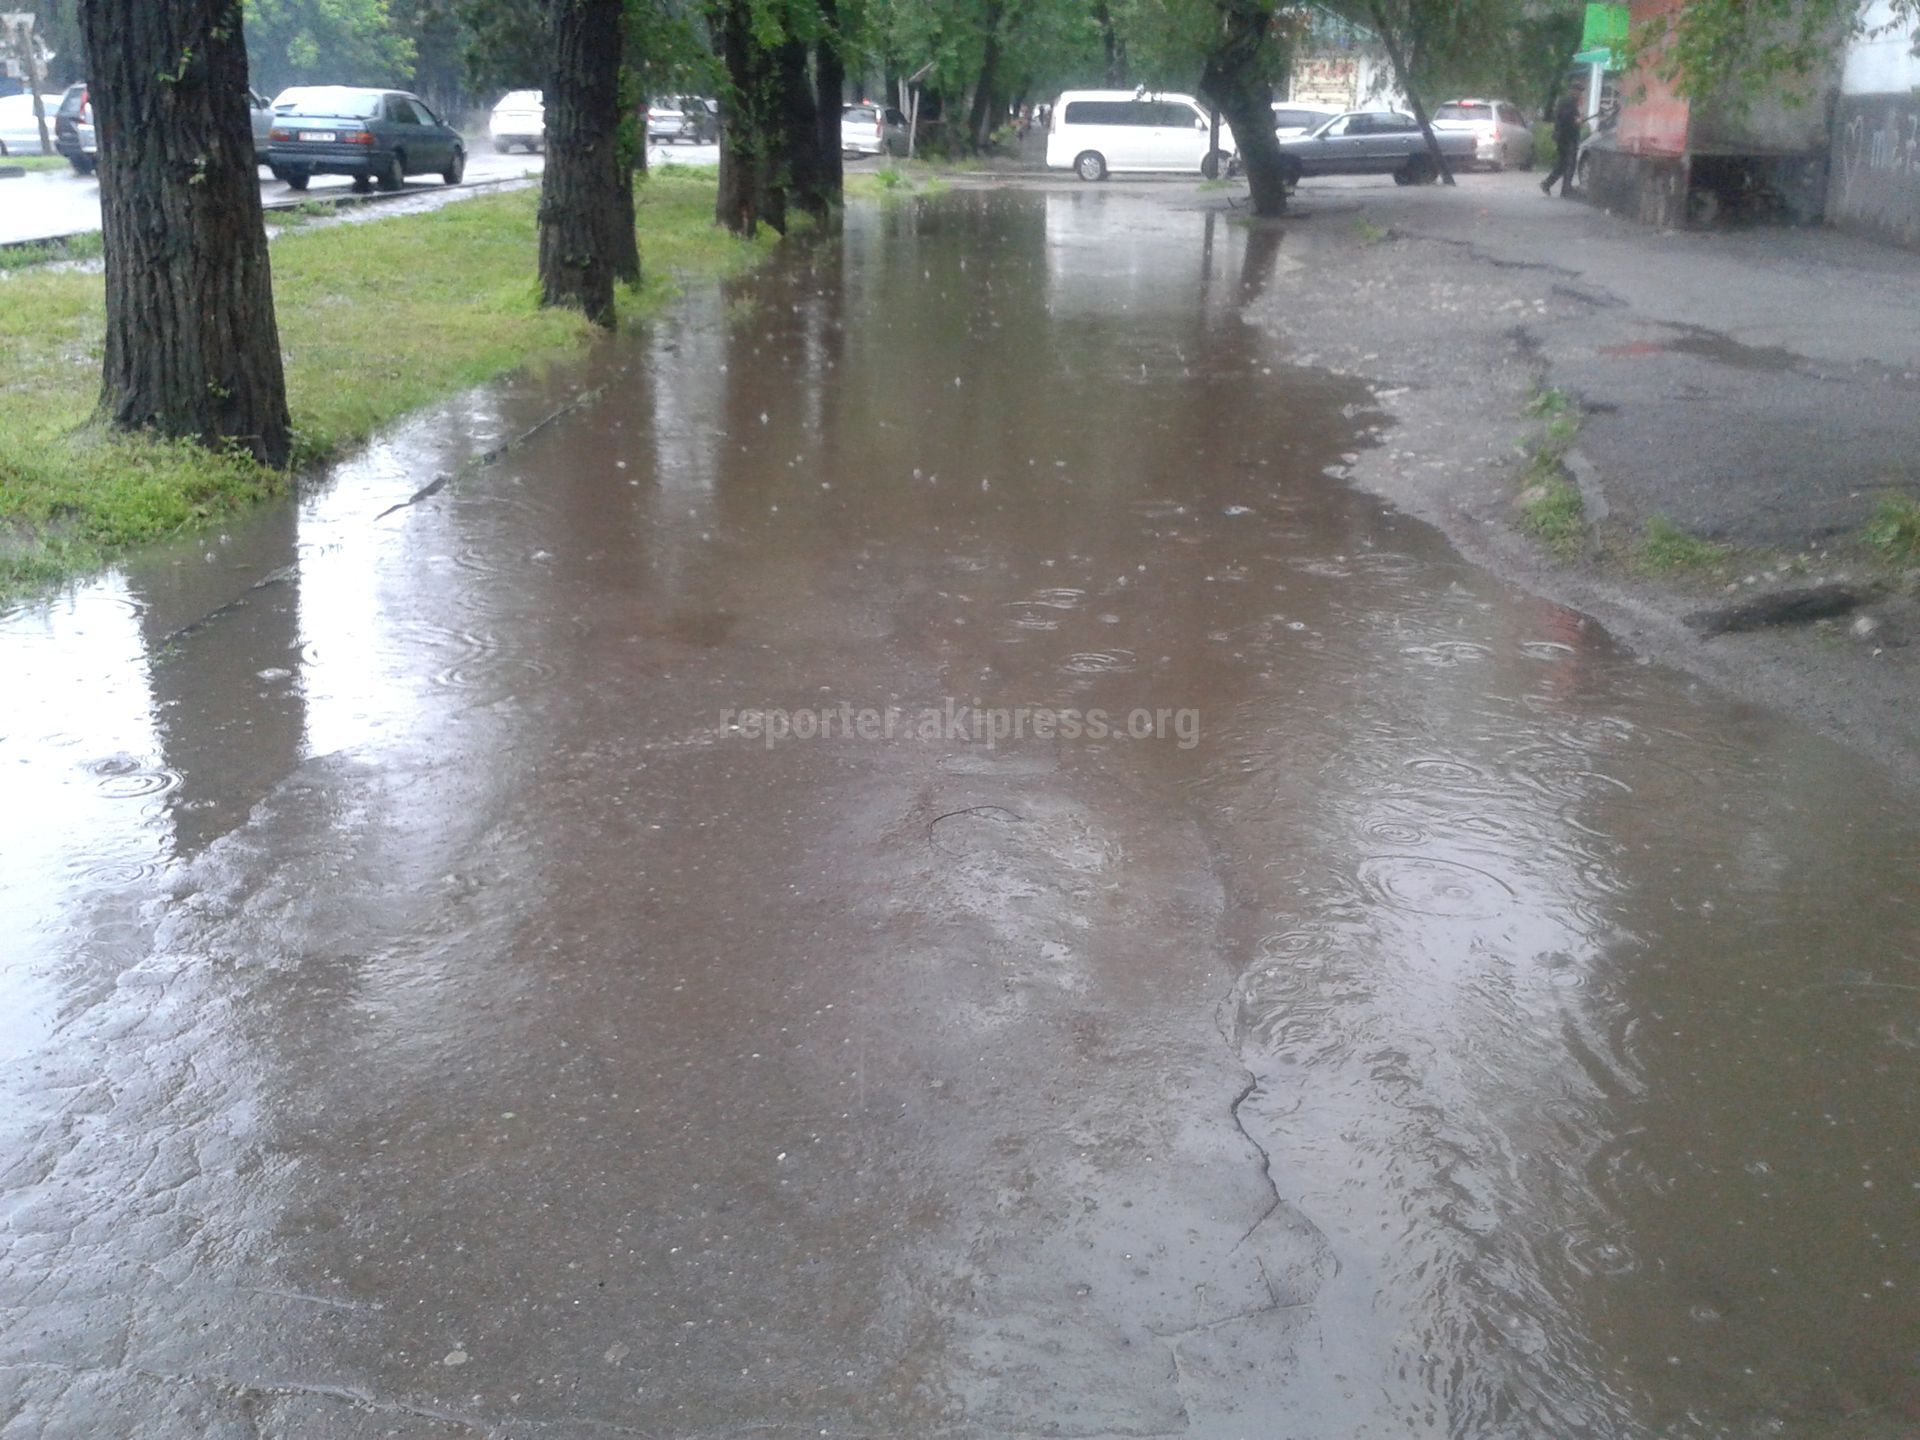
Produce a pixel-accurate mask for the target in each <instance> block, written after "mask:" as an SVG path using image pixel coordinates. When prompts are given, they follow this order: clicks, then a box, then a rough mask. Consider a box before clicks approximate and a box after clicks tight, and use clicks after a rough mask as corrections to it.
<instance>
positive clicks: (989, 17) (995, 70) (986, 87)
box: [967, 0, 1005, 150]
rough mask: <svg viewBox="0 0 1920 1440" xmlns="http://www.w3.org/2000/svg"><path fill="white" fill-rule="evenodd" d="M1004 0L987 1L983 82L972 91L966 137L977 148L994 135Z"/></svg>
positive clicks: (981, 76) (981, 72)
mask: <svg viewBox="0 0 1920 1440" xmlns="http://www.w3.org/2000/svg"><path fill="white" fill-rule="evenodd" d="M1003 13H1005V6H1004V5H1002V4H1001V0H987V12H986V21H987V39H986V45H985V47H984V48H983V49H982V50H981V53H980V83H979V84H978V85H976V86H975V87H974V91H973V112H972V114H970V115H969V116H968V117H967V138H968V140H969V141H970V142H971V143H972V145H973V148H974V149H976V150H984V149H986V148H987V142H988V141H989V140H991V139H992V138H993V121H994V113H993V112H994V92H995V91H996V90H998V89H999V88H1000V18H1001V16H1002V14H1003Z"/></svg>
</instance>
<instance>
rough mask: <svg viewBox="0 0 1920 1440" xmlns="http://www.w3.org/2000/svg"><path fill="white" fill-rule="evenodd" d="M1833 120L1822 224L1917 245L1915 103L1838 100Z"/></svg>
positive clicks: (1895, 98)
mask: <svg viewBox="0 0 1920 1440" xmlns="http://www.w3.org/2000/svg"><path fill="white" fill-rule="evenodd" d="M1835 118H1836V122H1837V123H1836V124H1835V126H1834V137H1833V157H1832V165H1831V176H1830V178H1829V182H1828V185H1829V188H1828V195H1827V218H1828V219H1829V220H1832V221H1834V222H1835V223H1836V224H1841V225H1853V226H1857V227H1859V228H1862V229H1867V230H1872V231H1874V232H1876V233H1878V234H1881V235H1884V236H1886V237H1887V238H1889V239H1893V240H1899V241H1902V242H1903V243H1906V244H1909V245H1914V244H1920V100H1917V99H1916V98H1915V97H1913V96H1910V95H1848V96H1843V97H1842V98H1841V101H1840V112H1839V114H1838V115H1837V116H1836V117H1835Z"/></svg>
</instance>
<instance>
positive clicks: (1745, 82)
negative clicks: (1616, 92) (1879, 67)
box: [1627, 0, 1920, 107]
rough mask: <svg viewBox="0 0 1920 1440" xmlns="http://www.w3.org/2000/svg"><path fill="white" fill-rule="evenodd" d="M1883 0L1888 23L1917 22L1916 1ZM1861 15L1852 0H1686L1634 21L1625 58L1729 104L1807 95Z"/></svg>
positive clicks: (1858, 29) (1692, 93)
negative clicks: (1772, 93)
mask: <svg viewBox="0 0 1920 1440" xmlns="http://www.w3.org/2000/svg"><path fill="white" fill-rule="evenodd" d="M1890 4H1891V10H1892V17H1891V24H1892V25H1893V26H1894V27H1896V28H1910V27H1911V26H1912V25H1913V24H1914V22H1915V21H1916V19H1920V0H1890ZM1865 16H1866V9H1865V7H1863V6H1859V5H1857V4H1856V3H1855V0H1687V3H1686V4H1685V5H1682V6H1680V7H1679V8H1678V9H1677V10H1674V11H1670V12H1667V13H1663V14H1660V15H1657V16H1654V17H1653V18H1651V19H1650V20H1648V21H1646V22H1644V23H1642V24H1640V25H1636V26H1635V27H1634V30H1633V33H1632V35H1631V37H1630V38H1629V41H1628V47H1627V49H1628V59H1629V62H1630V63H1631V64H1634V65H1637V66H1641V67H1644V68H1645V69H1646V70H1647V71H1649V72H1650V73H1652V74H1655V75H1657V76H1659V77H1660V78H1661V79H1663V80H1665V81H1667V82H1668V83H1669V84H1671V85H1672V86H1673V87H1674V89H1675V90H1676V91H1677V92H1678V93H1679V94H1681V95H1685V96H1688V97H1690V98H1693V99H1707V98H1713V99H1719V100H1721V101H1723V102H1727V103H1731V104H1733V105H1734V106H1736V107H1737V106H1738V105H1739V104H1740V103H1742V102H1743V101H1744V100H1745V99H1747V98H1750V97H1751V96H1752V95H1754V94H1756V93H1760V92H1763V91H1766V90H1772V89H1777V90H1780V91H1781V92H1783V93H1785V94H1786V95H1788V96H1792V97H1795V98H1799V99H1803V100H1804V99H1810V98H1811V97H1812V95H1813V92H1814V91H1815V89H1817V88H1818V87H1817V85H1816V83H1815V82H1816V80H1817V77H1818V76H1819V74H1820V72H1821V71H1822V70H1823V69H1825V68H1826V67H1828V66H1830V65H1831V64H1832V63H1833V58H1834V55H1835V53H1836V51H1837V46H1838V42H1839V41H1840V40H1841V39H1842V38H1844V37H1845V36H1847V35H1849V34H1856V35H1857V34H1860V33H1863V31H1864V29H1865Z"/></svg>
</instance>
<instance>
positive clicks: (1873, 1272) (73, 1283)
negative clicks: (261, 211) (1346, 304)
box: [0, 187, 1920, 1440]
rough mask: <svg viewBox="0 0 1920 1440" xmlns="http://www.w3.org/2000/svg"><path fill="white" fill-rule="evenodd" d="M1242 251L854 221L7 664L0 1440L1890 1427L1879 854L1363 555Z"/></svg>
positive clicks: (1277, 272) (365, 469)
mask: <svg viewBox="0 0 1920 1440" xmlns="http://www.w3.org/2000/svg"><path fill="white" fill-rule="evenodd" d="M1296 243H1297V242H1296V240H1295V239H1294V238H1293V237H1288V238H1282V237H1281V236H1279V235H1278V234H1277V233H1276V232H1250V231H1249V230H1248V229H1246V228H1245V227H1243V226H1240V225H1237V224H1233V223H1231V222H1229V221H1228V220H1227V219H1225V218H1224V217H1221V216H1209V215H1203V214H1199V213H1188V212H1184V211H1176V210H1172V209H1169V208H1167V207H1165V206H1163V205H1161V204H1158V203H1155V202H1151V201H1148V200H1142V199H1137V198H1132V199H1130V198H1127V197H1124V196H1119V195H1112V196H1103V195H1101V194H1100V193H1099V192H1098V191H1097V190H1095V189H1093V188H1091V187H1089V188H1087V189H1084V190H1075V191H1072V192H1062V193H1058V194H1021V195H1011V194H1009V195H991V194H988V195H973V196H967V197H955V198H950V199H946V200H943V201H940V202H936V203H922V204H905V205H899V206H891V207H887V208H884V209H882V208H871V207H870V208H856V210H855V211H854V212H853V213H851V214H850V215H849V217H848V220H847V228H846V235H845V238H844V241H843V242H841V243H840V244H838V245H828V244H821V245H817V246H815V247H814V248H812V249H811V250H809V251H806V252H803V253H801V254H798V255H795V256H792V257H790V258H789V259H788V261H787V262H785V263H783V264H782V265H781V266H780V267H778V268H777V269H776V271H775V272H774V273H773V274H771V275H768V276H763V277H760V278H758V279H756V280H753V281H750V282H747V283H743V284H740V285H737V286H734V287H731V288H730V289H729V290H728V291H727V292H725V293H724V294H702V295H696V296H693V297H690V298H689V299H688V300H687V301H686V302H685V303H684V304H683V305H682V306H681V307H680V308H679V309H678V310H677V311H676V313H675V314H674V315H672V316H671V317H669V318H668V319H666V320H663V321H662V322H660V323H659V324H657V325H655V326H653V327H651V328H650V329H648V330H647V331H645V332H644V333H642V334H638V335H635V336H633V337H630V338H627V339H623V340H622V341H620V342H618V343H616V344H613V345H610V346H608V347H607V348H606V349H605V350H604V351H603V352H602V353H601V354H600V355H599V357H598V358H597V359H596V360H595V361H594V362H592V363H591V364H590V365H589V366H587V367H586V368H585V370H584V371H576V372H568V373H564V374H556V375H553V376H550V377H547V378H545V379H530V380H527V381H524V382H521V383H518V384H514V385H508V386H503V387H499V388H497V389H491V390H487V391H484V392H480V393H478V394H476V395H473V396H470V397H467V398H466V399H464V400H463V401H461V402H459V403H458V404H455V405H451V406H449V407H447V408H446V409H445V410H443V411H440V412H436V413H435V414H433V415H430V416H428V417H426V418H424V419H422V420H421V421H419V422H418V423H416V424H414V425H412V426H410V427H408V428H406V429H405V430H404V431H403V432H401V433H400V434H398V435H396V436H394V437H393V438H392V439H390V440H389V441H388V442H386V443H385V444H383V445H381V446H378V447H376V448H375V449H373V450H372V451H370V452H369V453H368V454H367V455H366V456H365V457H363V458H362V459H361V460H360V461H358V462H356V463H354V464H352V465H350V466H348V467H346V468H345V470H344V471H343V472H342V474H341V475H340V476H339V477H338V479H337V480H336V481H334V482H333V483H332V484H330V485H329V486H327V487H325V488H323V489H318V490H316V491H315V492H314V493H312V494H310V495H308V496H307V497H306V498H305V499H304V500H303V501H302V502H301V503H300V504H299V505H298V506H297V507H288V508H285V509H282V510H279V511H275V512H271V513H268V514H265V515H262V516H261V517H259V518H258V519H257V520H255V521H252V522H249V523H248V524H247V525H245V526H241V527H236V528H235V529H234V530H233V531H232V532H231V533H230V534H227V535H224V536H217V537H213V538H210V539H207V540H204V541H199V542H193V543H189V544H186V545H183V546H181V547H179V548H178V549H177V550H175V551H173V552H170V553H165V554H161V555H158V556H156V557H154V558H153V559H152V560H151V561H144V562H142V563H141V564H140V565H138V566H136V567H133V568H131V569H130V570H128V571H127V572H125V573H123V574H117V575H115V576H113V577H110V578H107V579H104V580H101V581H99V582H97V583H94V584H90V585H87V586H85V587H82V588H81V589H79V590H78V591H76V592H75V593H73V594H72V595H70V596H66V597H63V598H61V599H59V600H58V601H56V602H54V603H52V604H49V605H43V606H36V607H27V608H23V609H18V610H16V611H14V612H13V613H11V614H8V615H6V616H5V617H4V618H0V693H4V694H5V695H6V696H7V700H6V708H5V712H4V717H3V718H0V813H4V815H5V828H4V847H5V866H4V869H3V870H0V926H3V927H4V933H5V935H6V936H7V941H6V954H5V960H4V964H3V966H0V1147H4V1148H0V1234H4V1236H5V1242H6V1243H5V1247H4V1250H3V1251H0V1429H4V1430H6V1431H7V1432H8V1433H13V1432H14V1430H16V1429H17V1430H18V1432H19V1433H21V1434H39V1433H60V1434H66V1433H72V1434H88V1435H105V1434H109V1433H127V1434H140V1435H143V1436H157V1435H172V1434H181V1435H199V1434H205V1433H212V1432H213V1431H215V1430H216V1429H218V1427H220V1426H222V1425H228V1424H236V1423H238V1420H237V1419H236V1417H240V1418H244V1419H246V1420H247V1421H248V1422H249V1423H252V1424H255V1425H257V1426H260V1427H261V1429H262V1433H286V1434H301V1435H315V1436H329V1435H342V1436H345V1435H357V1434H361V1433H369V1432H368V1431H367V1428H366V1427H369V1426H373V1425H376V1424H378V1425H381V1426H398V1427H400V1428H399V1429H398V1430H397V1431H396V1433H404V1434H409V1435H411V1434H416V1433H417V1434H421V1435H427V1434H441V1433H447V1432H446V1427H448V1426H452V1425H458V1424H468V1425H472V1426H474V1427H476V1428H479V1429H491V1430H492V1431H495V1432H497V1433H515V1434H519V1433H523V1430H524V1432H525V1433H538V1434H548V1433H551V1434H555V1435H559V1434H569V1435H570V1434H575V1433H588V1432H589V1429H591V1430H592V1431H593V1433H600V1431H599V1429H598V1428H597V1427H612V1428H611V1429H609V1430H608V1432H607V1433H627V1431H629V1430H630V1431H631V1432H632V1433H675V1434H692V1433H696V1432H699V1433H705V1432H708V1431H712V1432H716V1433H735V1432H738V1431H741V1430H744V1429H747V1428H749V1427H754V1426H761V1427H767V1428H768V1429H769V1431H770V1432H772V1433H779V1434H783V1435H784V1434H789V1433H791V1434H794V1435H799V1434H809V1435H812V1434H816V1433H818V1434H834V1435H838V1434H845V1433H856V1432H857V1433H861V1434H870V1435H871V1434H886V1435H916V1434H928V1433H953V1434H982V1435H986V1434H1000V1433H1007V1434H1014V1433H1019V1434H1027V1433H1046V1434H1057V1435H1086V1436H1094V1435H1119V1434H1134V1435H1138V1434H1175V1433H1194V1434H1204V1435H1221V1436H1237V1435H1276V1436H1278V1435H1286V1436H1291V1437H1298V1440H1318V1437H1326V1440H1347V1437H1357V1436H1377V1437H1382V1440H1388V1437H1392V1440H1399V1437H1412V1436H1422V1437H1424V1436H1538V1435H1555V1436H1561V1435H1609V1436H1612V1435H1618V1436H1642V1435H1644V1436H1655V1435H1658V1436H1729V1437H1731V1436H1739V1437H1748V1436H1759V1435H1785V1436H1819V1437H1829V1436H1831V1437H1840V1436H1846V1437H1861V1436H1867V1437H1881V1436H1886V1437H1892V1436H1907V1435H1911V1434H1913V1433H1915V1432H1916V1431H1917V1430H1920V1266H1917V1265H1916V1263H1915V1262H1916V1259H1920V1256H1917V1255H1916V1247H1917V1246H1920V1164H1917V1163H1916V1162H1917V1161H1920V1151H1917V1149H1916V1141H1917V1140H1920V1124H1917V1122H1916V1120H1915V1115H1916V1102H1917V1101H1920V1085H1917V1083H1916V1080H1917V1077H1920V906H1917V902H1920V879H1917V875H1916V867H1917V866H1920V827H1916V826H1915V825H1914V824H1913V822H1912V819H1911V813H1910V802H1909V800H1908V798H1907V797H1906V796H1904V795H1902V794H1901V793H1900V792H1898V791H1897V790H1895V789H1893V788H1892V787H1891V786H1890V784H1889V783H1888V781H1887V780H1886V778H1885V777H1884V776H1883V775H1881V774H1880V773H1878V772H1876V771H1875V770H1873V769H1871V768H1869V767H1867V766H1866V765H1864V764H1862V763H1860V762H1858V761H1856V760H1855V759H1853V758H1851V757H1850V756H1849V755H1848V754H1846V753H1845V752H1843V751H1841V750H1839V749H1837V748H1835V747H1833V746H1831V745H1829V744H1828V743H1826V742H1824V741H1822V740H1820V739H1819V738H1817V737H1815V736H1813V735H1811V734H1809V733H1808V732H1806V731H1805V730H1803V729H1801V728H1798V727H1797V726H1795V725H1793V724H1790V723H1788V722H1786V721H1784V720H1781V719H1779V718H1776V717H1774V716H1772V715H1769V714H1767V713H1765V712H1761V711H1756V710H1754V709H1751V708H1747V707H1743V706H1739V705H1735V704H1733V703H1730V702H1728V701H1726V700H1724V699H1722V698H1720V697H1718V696H1716V695H1715V694H1713V693H1712V692H1710V691H1707V690H1705V689H1702V688H1700V687H1698V686H1696V685H1694V684H1692V683H1690V682H1689V681H1688V680H1687V679H1685V678H1684V677H1682V676H1679V675H1676V674H1673V673H1671V672H1668V671H1665V670H1662V669H1660V668H1657V667H1653V666H1649V665H1646V664H1643V663H1640V662H1639V661H1637V660H1636V659H1635V658H1634V657H1633V656H1632V655H1630V654H1626V653H1623V652H1622V651H1621V650H1619V649H1618V648H1616V647H1615V646H1614V645H1613V644H1612V643H1611V642H1610V641H1609V640H1608V638H1607V637H1606V636H1605V635H1604V634H1602V633H1600V632H1599V631H1598V629H1597V628H1596V627H1594V626H1592V625H1591V624H1589V623H1587V622H1585V621H1583V620H1582V618H1581V617H1580V616H1578V615H1576V614H1573V613H1570V612H1568V611H1565V610H1562V609H1559V608H1557V607H1554V606H1552V605H1548V604H1545V603H1542V602H1540V601H1537V600H1533V599H1530V598H1528V597H1526V596H1524V595H1521V594H1519V593H1516V592H1514V591H1512V590H1510V589H1507V588H1505V587H1503V586H1501V585H1499V584H1497V583H1495V582H1493V581H1492V580H1490V579H1489V578H1487V577H1486V576H1485V575H1483V574H1481V573H1479V572H1478V571H1476V570H1474V569H1473V568H1471V567H1469V566H1468V565H1466V564H1464V563H1463V562H1462V561H1460V559H1459V558H1458V557H1457V556H1455V555H1454V554H1453V553H1451V552H1450V550H1449V549H1448V548H1447V547H1446V545H1445V544H1444V543H1443V541H1442V540H1441V539H1440V538H1439V537H1438V536H1437V535H1436V534H1435V533H1434V532H1432V531H1431V530H1429V529H1427V528H1426V527H1424V526H1422V525H1420V524H1417V523H1415V522H1412V521H1410V520H1407V519H1405V518H1402V517H1399V516H1396V515H1394V514H1392V513H1390V512H1388V511H1386V510H1384V509H1383V508H1382V507H1381V506H1380V505H1378V504H1377V503H1375V502H1373V501H1372V500H1370V499H1368V498H1366V497H1365V496H1363V495H1360V494H1357V493H1355V492H1353V491H1352V490H1350V489H1349V488H1348V487H1347V486H1346V485H1345V484H1344V483H1343V481H1342V480H1341V478H1340V476H1341V474H1342V472H1343V469H1344V466H1345V465H1346V464H1348V463H1349V462H1350V461H1351V460H1352V459H1353V457H1354V455H1355V453H1356V452H1357V451H1358V449H1359V448H1361V447H1362V446H1364V445H1365V444H1367V443H1369V439H1370V436H1371V435H1372V434H1373V433H1374V432H1376V431H1377V430H1379V429H1380V427H1382V426H1384V425H1386V424H1387V423H1388V420H1387V417H1386V416H1384V415H1383V414H1381V413H1379V412H1378V411H1377V410H1376V409H1375V408H1374V405H1373V402H1372V400H1371V398H1370V397H1369V395H1368V394H1367V392H1366V391H1365V390H1364V389H1362V388H1361V387H1359V386H1357V385H1355V384H1354V383H1352V382H1350V381H1347V380H1343V379H1340V378H1337V377H1332V376H1328V375H1325V374H1323V373H1319V372H1316V371H1312V370H1306V369H1301V368H1298V367H1296V366H1294V365H1292V364H1290V362H1289V357H1288V355H1287V354H1286V353H1284V352H1283V351H1282V350H1280V349H1279V348H1277V347H1276V346H1275V345H1274V344H1272V343H1271V342H1269V341H1267V340H1265V339H1264V338H1263V337H1262V334H1261V332H1260V331H1259V330H1258V328H1257V327H1255V326H1252V325H1249V324H1248V323H1246V322H1245V321H1244V320H1243V319H1242V312H1243V309H1244V307H1247V306H1249V305H1251V304H1255V303H1271V302H1272V301H1274V300H1275V299H1276V298H1277V299H1279V300H1280V301H1282V302H1283V301H1284V296H1285V293H1286V290H1287V288H1288V287H1290V286H1300V285H1310V284H1312V283H1314V272H1315V267H1316V266H1319V265H1325V264H1337V263H1338V247H1337V246H1330V247H1327V248H1326V249H1325V250H1324V251H1323V252H1322V253H1319V254H1311V253H1309V254H1305V255H1297V254H1295V253H1294V251H1293V250H1292V248H1291V247H1293V246H1294V245H1295V244H1296ZM1436 383H1452V381H1451V380H1448V379H1447V378H1446V377H1444V374H1443V373H1441V372H1437V380H1436ZM588 392H592V394H591V398H590V399H589V400H588V403H586V404H584V405H580V406H578V407H577V408H575V409H573V410H571V411H569V412H568V413H566V414H564V415H562V416H561V417H560V418H558V419H557V420H555V421H554V422H553V423H552V424H550V425H548V426H546V427H545V428H544V429H542V430H540V431H539V433H537V434H535V435H533V436H532V437H531V438H530V439H528V440H527V441H526V442H525V443H524V444H523V445H521V446H519V447H518V448H516V449H514V450H513V451H511V453H509V454H507V455H506V456H505V457H504V458H503V459H500V460H498V461H497V462H496V463H492V464H488V465H479V466H475V465H471V464H469V463H468V462H469V461H471V460H472V459H473V457H475V456H478V455H481V454H483V453H484V452H486V451H488V450H490V449H491V448H492V447H494V446H496V445H498V444H500V443H501V442H502V441H503V440H505V439H507V438H509V437H512V436H515V435H519V434H522V433H523V432H525V431H527V430H528V429H529V428H531V427H533V426H534V425H535V424H536V423H537V422H539V421H540V420H541V419H542V418H543V417H546V416H549V415H551V414H553V412H555V411H556V410H558V409H560V408H561V407H562V406H564V405H566V404H567V403H568V402H569V401H570V400H574V399H576V398H577V397H579V396H580V395H582V394H583V393H588ZM1468 398H1470V397H1465V396H1463V400H1465V399H1468ZM440 475H449V476H452V477H453V478H452V479H451V480H450V482H449V483H448V484H447V485H445V486H444V488H441V489H440V490H439V491H438V492H437V493H435V494H432V495H430V496H427V497H425V498H422V499H420V500H419V501H418V503H414V504H404V503H402V502H405V501H407V500H408V499H409V497H411V496H413V495H414V494H415V492H417V491H419V490H420V489H421V488H422V487H423V486H425V485H426V484H427V483H428V482H430V481H432V480H433V479H435V478H436V477H437V476H440ZM394 506H398V507H399V508H393V509H390V508H389V507H394ZM765 712H773V713H770V714H769V713H765ZM1095 731H1103V732H1106V733H1100V734H1095V733H1090V732H1095ZM1036 732H1039V733H1036ZM549 1425H550V1426H552V1427H554V1428H553V1429H552V1430H547V1429H541V1428H538V1427H541V1426H549ZM515 1427H520V1428H515ZM569 1427H585V1428H569ZM383 1433H384V1432H383Z"/></svg>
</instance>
